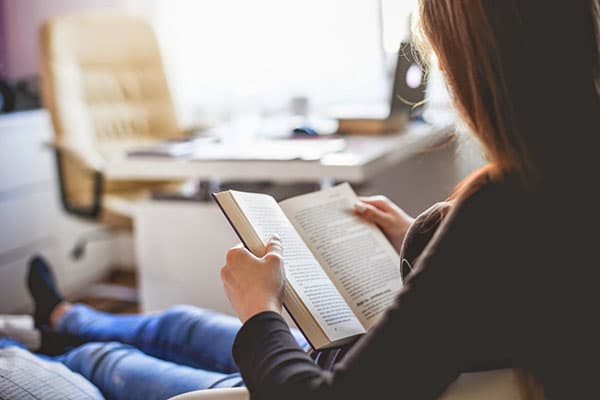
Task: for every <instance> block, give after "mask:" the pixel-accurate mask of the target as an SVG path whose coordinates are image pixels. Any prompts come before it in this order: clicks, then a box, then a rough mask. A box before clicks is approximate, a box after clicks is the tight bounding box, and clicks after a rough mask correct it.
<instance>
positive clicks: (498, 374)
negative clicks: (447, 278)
mask: <svg viewBox="0 0 600 400" xmlns="http://www.w3.org/2000/svg"><path fill="white" fill-rule="evenodd" d="M484 399H485V400H533V397H532V396H531V394H530V393H526V392H525V391H524V386H523V381H522V379H521V374H520V372H519V371H517V370H512V369H503V370H495V371H488V372H476V373H468V374H462V375H461V376H460V377H459V378H458V379H457V380H456V382H454V383H453V384H452V385H451V386H450V387H449V388H448V389H447V390H446V392H445V393H444V394H443V395H442V397H441V398H440V400H484ZM540 399H541V398H540ZM171 400H249V394H248V391H247V390H246V389H245V388H233V389H211V390H199V391H195V392H190V393H185V394H182V395H179V396H176V397H173V398H172V399H171Z"/></svg>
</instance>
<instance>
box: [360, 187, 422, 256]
mask: <svg viewBox="0 0 600 400" xmlns="http://www.w3.org/2000/svg"><path fill="white" fill-rule="evenodd" d="M354 212H355V214H356V215H358V216H359V217H361V218H363V219H365V220H367V221H369V222H373V223H375V224H376V225H377V226H379V228H380V229H381V230H382V231H383V233H384V234H385V236H387V238H388V240H389V241H390V242H391V243H392V246H394V248H395V249H396V251H397V252H398V253H400V249H401V248H402V242H403V241H404V236H406V232H407V231H408V228H410V225H411V224H412V223H413V221H414V218H412V217H411V216H410V215H408V214H407V213H406V212H404V210H402V209H401V208H400V207H398V206H397V205H395V204H394V203H392V202H391V201H390V200H389V199H388V198H387V197H385V196H373V197H361V198H360V201H359V202H358V203H356V204H355V205H354Z"/></svg>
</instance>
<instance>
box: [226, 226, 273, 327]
mask: <svg viewBox="0 0 600 400" xmlns="http://www.w3.org/2000/svg"><path fill="white" fill-rule="evenodd" d="M281 254H282V249H281V241H280V239H279V237H273V238H271V240H269V242H268V243H267V251H266V253H265V255H264V256H263V257H262V258H258V257H256V256H254V255H253V254H252V253H250V252H249V251H248V250H246V249H245V248H243V247H242V246H241V245H240V246H238V247H234V248H232V249H230V250H229V251H228V252H227V263H226V264H225V265H224V266H223V268H221V280H222V281H223V285H224V287H225V293H227V297H228V298H229V301H230V302H231V305H232V306H233V308H234V310H235V311H236V313H237V315H238V317H239V318H240V320H241V321H242V322H246V321H247V320H248V319H250V318H251V317H253V316H254V315H256V314H258V313H260V312H263V311H275V312H277V313H281V297H282V294H283V285H284V282H285V280H284V278H285V274H284V270H283V259H282V258H281Z"/></svg>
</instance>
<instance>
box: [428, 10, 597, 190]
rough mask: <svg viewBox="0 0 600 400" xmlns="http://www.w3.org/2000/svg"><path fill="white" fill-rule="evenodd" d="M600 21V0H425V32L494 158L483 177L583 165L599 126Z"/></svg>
mask: <svg viewBox="0 0 600 400" xmlns="http://www.w3.org/2000/svg"><path fill="white" fill-rule="evenodd" d="M597 23H598V0H569V1H531V0H502V1H497V0H421V2H420V27H421V30H422V33H423V36H424V37H425V38H426V41H427V43H428V44H429V45H430V46H431V48H432V50H433V51H434V52H435V53H436V55H437V57H438V59H439V64H440V67H441V69H442V71H443V73H444V75H445V77H446V81H447V84H448V86H449V88H450V92H451V95H452V96H453V99H454V103H455V106H456V108H457V110H458V111H459V112H460V114H461V115H462V117H463V119H464V120H465V122H466V123H467V124H468V126H469V127H470V128H471V130H472V131H473V133H474V134H475V135H476V136H477V137H478V138H479V140H480V141H481V143H482V144H483V146H484V148H485V150H486V152H487V156H488V159H489V160H490V165H488V166H486V168H485V171H482V172H480V173H479V175H481V174H486V175H489V174H490V173H495V174H500V175H503V174H505V173H507V172H515V173H516V174H517V175H518V176H520V177H521V178H522V179H523V180H524V181H525V182H531V181H536V180H540V179H541V180H544V179H546V178H547V177H549V176H554V175H556V173H559V174H560V173H567V174H569V173H571V172H573V171H575V169H576V168H575V164H573V163H572V162H571V161H572V160H578V159H579V160H582V159H583V155H581V152H582V151H590V150H591V144H592V143H593V141H594V140H595V138H594V136H595V135H598V134H600V123H599V115H600V105H599V104H600V103H599V97H598V91H597V89H596V84H597V83H598V76H600V74H599V72H600V67H599V42H598V37H597V36H598V32H597ZM590 154H592V153H590ZM567 159H568V160H569V162H565V161H566V160H567ZM569 166H573V170H571V171H569ZM565 169H566V170H565ZM590 173H591V172H590ZM470 182H474V179H472V178H471V179H470V180H469V181H467V182H464V183H465V184H463V185H462V187H465V188H467V187H468V186H469V184H470Z"/></svg>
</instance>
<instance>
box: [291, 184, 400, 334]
mask: <svg viewBox="0 0 600 400" xmlns="http://www.w3.org/2000/svg"><path fill="white" fill-rule="evenodd" d="M357 201H358V198H357V197H356V195H355V194H354V191H353V190H352V188H351V187H350V185H348V184H342V185H339V186H336V187H334V188H331V189H326V190H322V191H320V192H316V193H310V194H306V195H302V196H298V197H294V198H292V199H288V200H285V201H283V202H281V203H280V205H281V208H282V209H283V211H284V212H285V214H286V215H287V216H288V217H289V219H290V221H291V222H292V223H293V224H294V226H295V227H296V230H297V231H298V232H299V233H300V235H301V236H302V238H303V239H304V241H305V243H306V244H307V245H308V246H309V248H310V249H312V251H313V254H314V255H315V257H316V258H317V259H318V260H319V261H320V263H321V265H323V266H324V267H325V269H326V271H327V273H328V274H329V277H330V278H331V280H332V281H334V283H335V285H336V286H337V287H338V289H339V290H340V292H342V294H343V295H344V297H345V298H346V299H347V300H348V302H349V304H350V306H351V307H352V309H353V310H354V312H355V314H356V315H358V316H359V319H360V320H361V323H362V324H363V326H364V327H365V329H369V328H370V327H371V326H372V325H373V324H374V323H375V322H377V320H378V318H379V317H380V316H381V315H382V313H383V312H384V311H385V309H386V308H387V307H388V306H389V305H390V304H392V303H393V301H394V299H395V298H396V295H397V294H398V292H399V291H400V289H401V288H402V281H401V276H400V258H399V256H398V254H396V251H395V250H394V248H393V247H392V245H391V244H390V243H389V241H388V240H387V238H386V237H385V236H384V235H383V233H382V232H381V231H380V230H379V228H377V227H376V226H375V225H373V224H370V223H367V222H365V221H362V220H361V219H360V218H358V217H357V216H356V215H354V212H353V206H354V204H355V203H356V202H357ZM282 245H283V248H284V251H285V249H286V247H287V246H288V244H287V243H286V242H285V241H283V242H282Z"/></svg>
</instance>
